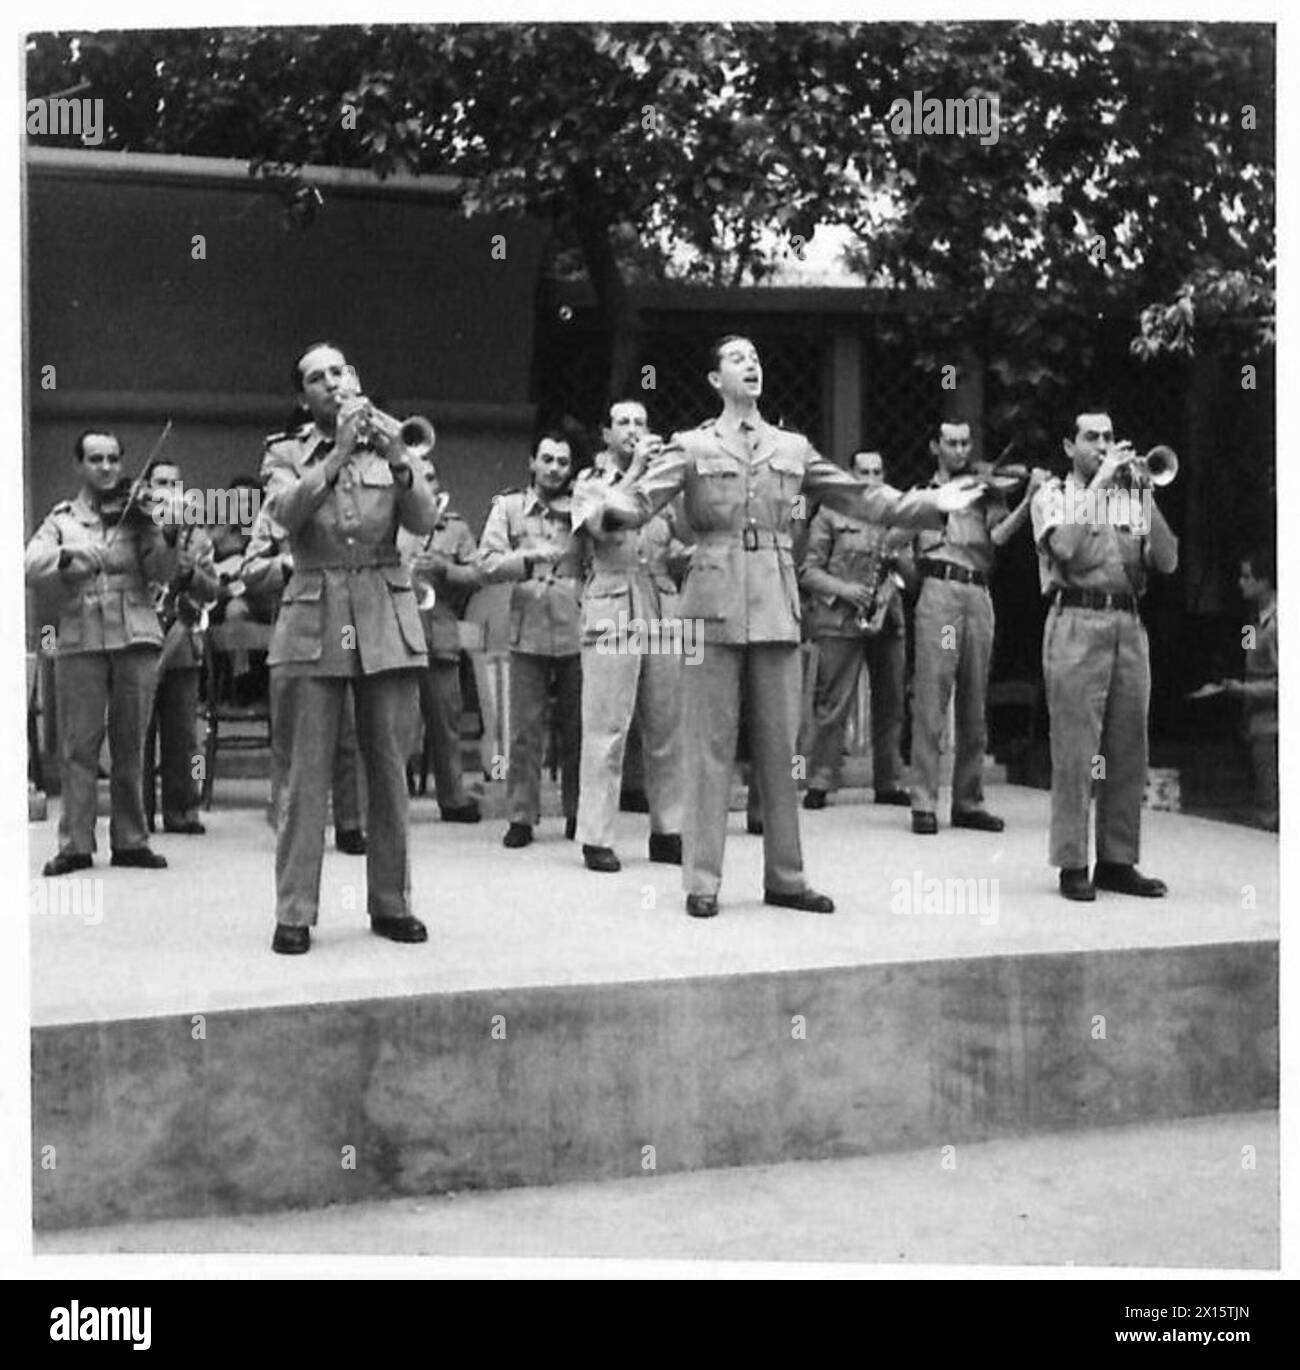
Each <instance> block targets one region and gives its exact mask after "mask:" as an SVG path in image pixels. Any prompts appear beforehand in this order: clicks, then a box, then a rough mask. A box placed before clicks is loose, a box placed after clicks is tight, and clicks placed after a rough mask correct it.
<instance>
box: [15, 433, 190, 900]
mask: <svg viewBox="0 0 1300 1370" xmlns="http://www.w3.org/2000/svg"><path fill="white" fill-rule="evenodd" d="M122 456H123V452H122V444H121V442H120V441H119V440H118V438H117V435H116V434H115V433H111V432H109V431H107V430H106V429H99V428H92V429H87V430H86V431H85V432H84V433H82V434H81V436H80V437H79V438H78V439H77V441H76V446H75V466H76V472H77V478H78V480H79V481H80V483H81V484H80V489H79V490H78V492H77V496H76V498H75V499H71V500H64V501H62V502H61V503H59V504H56V505H55V506H54V508H53V509H52V510H51V511H50V513H49V514H48V516H47V517H46V519H45V521H44V522H43V523H42V524H41V526H40V527H39V528H38V529H37V530H36V533H35V536H34V537H33V538H32V540H31V541H30V542H29V543H28V544H27V552H26V557H25V570H26V577H27V584H28V585H30V586H32V587H33V588H35V589H37V590H39V591H41V592H42V594H43V596H45V597H47V599H46V602H47V603H48V604H49V606H50V612H51V614H52V616H53V617H54V618H55V622H54V623H53V624H52V625H49V626H50V627H52V628H53V630H54V631H53V636H52V640H48V641H47V638H46V631H45V630H44V629H43V630H42V633H41V638H42V647H43V648H44V649H45V650H52V651H53V653H54V689H55V705H56V709H57V712H58V730H59V773H60V778H61V781H62V788H63V803H62V810H61V813H60V816H59V850H58V854H57V855H55V856H54V857H52V858H51V859H50V860H49V861H47V862H46V864H45V868H44V874H46V875H67V874H69V873H70V872H72V871H76V870H84V869H85V868H87V867H88V866H90V865H91V864H92V862H93V856H92V854H93V852H94V850H95V817H96V804H97V781H98V778H99V752H100V747H101V746H102V744H103V741H104V732H105V727H106V726H107V731H108V746H109V756H110V762H111V780H110V785H109V791H110V797H111V810H110V812H111V817H110V820H109V842H110V845H111V848H112V853H113V855H112V864H113V865H114V866H142V867H145V868H146V869H151V870H153V869H159V868H161V867H164V866H166V864H167V860H166V858H165V857H164V856H162V855H160V854H159V853H158V852H155V851H153V850H151V849H150V847H149V845H148V834H147V831H146V829H145V816H144V790H143V788H142V785H141V779H142V771H143V766H144V739H145V731H146V729H147V727H148V723H149V713H150V710H151V709H152V708H153V697H154V689H155V686H156V683H157V674H158V655H159V651H160V649H161V647H162V642H163V632H162V625H161V624H160V623H159V621H158V614H157V612H156V611H155V609H154V605H153V598H152V595H151V594H150V591H149V582H150V581H153V582H155V583H168V582H170V581H171V579H172V577H173V575H174V574H175V573H176V571H177V569H178V568H180V569H185V570H188V569H192V568H193V566H194V564H195V563H194V557H193V554H192V553H191V552H190V551H189V550H188V549H179V550H177V549H176V548H175V541H176V539H175V530H174V529H173V530H171V533H170V535H169V534H168V533H166V532H164V530H163V529H162V528H161V527H159V526H158V524H156V523H155V522H154V521H153V519H152V517H151V510H152V500H151V497H150V496H149V495H148V492H147V489H146V487H145V486H144V483H143V482H139V483H138V486H136V485H132V483H131V482H130V481H126V480H124V479H123V478H122ZM137 490H139V491H143V492H144V495H143V497H142V498H141V499H139V500H135V499H128V494H130V495H134V494H135V493H136V492H137ZM169 541H170V543H171V544H172V545H171V546H170V547H169V546H168V543H169Z"/></svg>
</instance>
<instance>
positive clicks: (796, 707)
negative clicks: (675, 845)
mask: <svg viewBox="0 0 1300 1370" xmlns="http://www.w3.org/2000/svg"><path fill="white" fill-rule="evenodd" d="M742 681H743V683H744V688H745V690H746V692H747V705H748V710H747V722H748V731H749V751H750V766H751V773H752V779H753V782H754V783H756V785H757V789H758V794H759V797H760V799H761V802H762V815H763V886H764V888H765V889H769V890H772V891H774V892H776V893H778V894H795V893H798V892H800V891H802V890H803V889H805V888H806V881H805V879H804V873H803V852H802V849H801V847H800V844H799V795H798V785H797V783H796V781H795V774H794V772H795V745H796V738H797V735H798V732H799V712H800V690H801V684H802V670H801V664H800V658H799V647H798V644H797V643H793V642H790V643H786V642H764V643H756V644H754V643H751V644H750V645H748V646H743V647H730V646H725V645H723V644H720V643H712V642H710V643H706V644H705V648H704V654H703V659H702V660H701V661H700V663H699V665H692V666H690V667H689V668H687V667H683V669H682V701H683V727H684V733H683V743H684V746H685V753H686V763H685V764H686V805H685V813H684V815H683V824H682V885H683V887H684V888H685V890H686V892H687V894H716V893H717V892H718V889H719V886H720V885H721V883H722V857H723V851H724V849H725V847H726V840H727V801H728V799H729V798H730V795H731V779H732V773H733V769H734V766H735V762H736V738H737V733H738V731H739V727H740V700H741V687H742Z"/></svg>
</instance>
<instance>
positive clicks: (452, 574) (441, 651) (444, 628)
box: [397, 509, 483, 661]
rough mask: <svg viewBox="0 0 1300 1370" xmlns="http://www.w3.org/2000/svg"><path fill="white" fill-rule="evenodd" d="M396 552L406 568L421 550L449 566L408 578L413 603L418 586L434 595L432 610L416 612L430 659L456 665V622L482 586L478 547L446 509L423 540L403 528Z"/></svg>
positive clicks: (464, 526)
mask: <svg viewBox="0 0 1300 1370" xmlns="http://www.w3.org/2000/svg"><path fill="white" fill-rule="evenodd" d="M397 550H398V551H399V552H400V553H401V554H402V560H403V561H404V562H406V564H407V565H408V566H410V565H411V562H412V560H413V559H414V558H415V556H416V555H417V554H418V553H420V552H423V551H425V550H428V551H430V552H440V553H441V554H442V555H443V556H444V557H446V558H447V560H448V561H449V562H450V563H451V565H450V566H449V567H448V568H447V570H446V571H445V572H443V573H442V574H435V575H432V576H424V575H422V574H421V573H420V572H417V571H416V570H415V569H414V567H412V569H411V578H412V580H413V581H414V582H415V587H416V598H417V602H418V600H419V590H420V586H421V584H422V583H427V584H429V585H431V586H432V587H433V592H434V595H435V599H434V602H433V608H432V609H421V610H420V622H421V623H422V624H423V625H424V640H425V643H426V645H427V647H428V649H429V654H430V656H436V657H439V658H440V659H442V660H444V661H445V660H451V661H458V660H459V659H460V619H461V616H462V615H463V614H464V612H465V605H466V603H467V602H468V600H469V597H470V595H472V594H473V593H474V591H475V590H477V589H478V587H479V586H480V585H481V584H482V583H483V573H482V571H480V570H479V566H478V544H477V543H475V541H474V534H473V533H471V532H470V530H469V524H468V523H466V522H465V520H464V519H463V518H462V517H461V516H460V515H459V514H457V513H456V512H455V511H454V510H450V509H449V510H448V511H447V512H446V513H445V514H444V515H443V516H442V518H440V519H439V520H438V525H437V527H436V528H434V530H433V532H432V533H426V534H425V536H424V537H417V536H416V535H415V534H414V533H408V532H407V531H406V529H405V528H403V529H402V531H401V532H400V533H398V535H397Z"/></svg>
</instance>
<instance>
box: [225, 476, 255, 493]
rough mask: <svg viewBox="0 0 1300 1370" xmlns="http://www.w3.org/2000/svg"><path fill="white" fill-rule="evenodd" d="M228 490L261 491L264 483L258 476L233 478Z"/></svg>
mask: <svg viewBox="0 0 1300 1370" xmlns="http://www.w3.org/2000/svg"><path fill="white" fill-rule="evenodd" d="M226 488H227V489H228V490H241V489H242V490H260V489H261V488H262V482H261V481H260V480H258V478H257V477H256V476H232V477H231V478H230V483H229V485H228V486H227V487H226Z"/></svg>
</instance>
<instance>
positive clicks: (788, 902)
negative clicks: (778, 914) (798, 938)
mask: <svg viewBox="0 0 1300 1370" xmlns="http://www.w3.org/2000/svg"><path fill="white" fill-rule="evenodd" d="M763 903H765V904H775V905H776V906H777V908H779V909H802V910H803V912H804V913H834V912H835V901H834V900H833V899H832V898H831V897H830V895H829V894H818V893H817V891H816V890H800V891H799V892H798V893H797V894H778V893H777V892H776V890H764V891H763Z"/></svg>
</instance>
